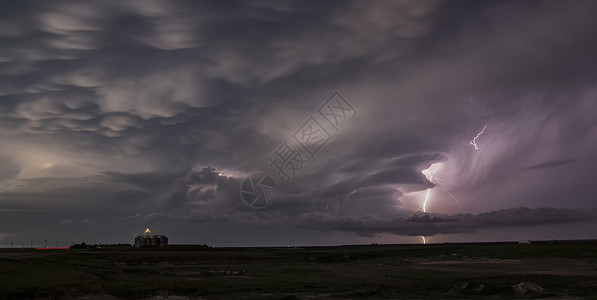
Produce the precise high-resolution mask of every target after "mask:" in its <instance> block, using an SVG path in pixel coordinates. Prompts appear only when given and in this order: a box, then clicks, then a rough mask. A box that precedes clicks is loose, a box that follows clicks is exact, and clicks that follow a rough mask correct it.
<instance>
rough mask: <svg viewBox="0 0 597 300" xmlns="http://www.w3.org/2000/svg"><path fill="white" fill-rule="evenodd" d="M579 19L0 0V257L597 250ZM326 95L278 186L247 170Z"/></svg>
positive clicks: (578, 8) (260, 167)
mask: <svg viewBox="0 0 597 300" xmlns="http://www.w3.org/2000/svg"><path fill="white" fill-rule="evenodd" d="M595 11H597V2H595V1H559V0H553V1H548V0H546V1H534V0H529V1H466V0H463V1H421V0H411V1H383V0H376V1H360V0H355V1H323V2H322V1H269V0H255V1H198V2H188V1H101V2H75V1H26V2H25V1H2V2H0V140H1V143H0V246H6V245H10V244H11V243H14V244H15V245H19V246H20V245H24V246H29V245H30V244H31V243H32V241H33V244H34V246H39V245H40V243H42V244H43V241H44V240H48V241H52V245H54V244H55V243H56V242H58V243H63V244H67V243H68V242H70V241H75V242H82V241H85V242H87V243H93V242H105V243H118V242H128V243H130V242H132V239H133V238H134V237H135V236H136V235H138V234H139V232H141V231H142V230H144V229H145V228H146V227H150V228H151V229H152V231H155V232H156V233H158V234H165V235H167V236H168V237H169V240H170V243H173V244H177V243H182V244H186V243H199V244H209V245H214V246H255V245H258V246H279V245H330V244H360V243H367V244H368V243H372V242H375V243H420V242H421V236H424V237H425V239H426V241H427V243H434V242H445V241H454V242H457V241H492V240H522V239H578V238H597V235H596V233H595V231H594V230H592V229H591V228H596V226H595V225H597V224H596V223H597V221H596V217H597V209H596V204H595V203H596V200H597V199H596V197H597V196H596V195H597V185H595V184H594V181H595V178H596V177H597V171H596V170H597V155H596V153H597V81H596V78H597V56H595V53H597V39H595V38H594V36H595V33H596V30H597V29H596V28H597V18H596V14H595ZM334 91H340V92H341V93H342V95H343V96H344V97H345V98H346V100H347V101H348V102H349V103H350V104H351V105H352V106H353V107H354V109H355V112H354V113H355V116H354V117H353V118H351V119H350V120H349V121H347V122H346V123H343V124H342V127H341V128H332V127H330V128H328V129H329V135H330V138H329V140H327V139H326V144H325V146H323V147H321V149H320V150H318V152H317V154H316V155H306V156H304V158H305V159H307V161H306V162H305V163H304V168H302V169H301V170H300V171H298V172H297V173H296V176H294V177H293V178H292V180H290V181H289V182H287V181H286V180H285V179H284V178H282V177H280V176H278V174H277V173H276V171H275V170H274V169H272V168H271V167H270V163H269V162H268V156H269V155H271V154H272V153H274V151H275V150H276V149H277V148H278V147H279V146H280V145H281V144H282V143H283V142H284V141H293V134H295V133H296V130H297V128H299V126H301V124H307V123H305V122H306V121H308V120H309V119H308V118H309V117H310V116H314V118H315V117H317V118H319V117H320V115H318V108H319V107H320V105H321V104H322V103H324V101H326V99H328V97H330V95H331V94H332V93H333V92H334ZM356 111H358V115H356ZM317 122H320V123H322V124H326V123H325V120H323V119H321V118H319V119H317ZM313 124H315V123H313ZM336 129H337V130H336ZM318 149H319V148H318ZM430 168H431V170H434V173H433V179H435V180H432V178H430V177H429V176H427V174H424V172H423V171H424V170H430ZM254 172H268V173H269V174H270V175H271V176H272V177H273V178H274V179H275V180H276V191H275V201H273V202H271V203H270V204H269V205H267V207H262V208H259V209H255V208H252V207H250V206H247V205H245V203H244V201H243V199H241V197H240V192H239V191H240V188H241V187H240V185H241V183H242V182H243V180H244V179H245V178H246V177H247V176H248V175H249V174H252V173H254ZM426 195H428V196H429V199H428V201H427V203H426V204H425V208H424V209H423V202H424V200H425V197H426ZM424 211H425V212H424Z"/></svg>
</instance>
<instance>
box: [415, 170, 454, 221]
mask: <svg viewBox="0 0 597 300" xmlns="http://www.w3.org/2000/svg"><path fill="white" fill-rule="evenodd" d="M439 167H440V164H437V163H435V164H432V165H431V166H430V167H429V168H427V169H425V170H423V171H421V173H423V175H425V177H426V178H427V180H429V181H430V182H433V183H435V184H437V185H439V186H440V187H441V188H442V190H444V191H445V192H446V194H448V195H449V196H450V197H451V198H452V199H454V201H456V205H458V209H460V201H459V200H458V198H456V196H454V195H453V194H452V193H450V191H449V190H448V188H446V184H451V183H449V182H447V181H445V180H443V179H441V178H438V177H435V176H433V175H434V174H435V172H437V170H438V169H439ZM430 193H431V189H427V193H426V195H425V201H423V212H427V202H429V194H430Z"/></svg>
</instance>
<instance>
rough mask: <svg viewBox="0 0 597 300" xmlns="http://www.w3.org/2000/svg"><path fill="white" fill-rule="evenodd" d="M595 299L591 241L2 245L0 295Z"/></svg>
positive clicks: (595, 248) (596, 250) (595, 258)
mask: <svg viewBox="0 0 597 300" xmlns="http://www.w3.org/2000/svg"><path fill="white" fill-rule="evenodd" d="M487 297H492V298H554V299H555V298H557V299H581V298H594V299H597V244H595V243H586V242H585V243H559V244H537V245H531V246H519V245H516V244H445V245H392V246H389V245H388V246H385V245H384V246H382V245H380V246H346V247H317V248H231V249H230V248H201V247H192V246H170V247H168V248H164V249H144V250H33V249H19V250H17V249H4V250H0V299H31V298H37V299H56V298H59V299H116V298H119V299H120V298H122V299H139V298H150V299H239V298H241V299H263V298H265V299H280V298H281V299H321V298H336V299H363V298H394V299H395V298H456V299H462V298H487Z"/></svg>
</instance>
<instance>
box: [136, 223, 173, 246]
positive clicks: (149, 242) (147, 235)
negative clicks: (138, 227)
mask: <svg viewBox="0 0 597 300" xmlns="http://www.w3.org/2000/svg"><path fill="white" fill-rule="evenodd" d="M167 245H168V238H167V237H166V236H165V235H155V234H152V233H151V231H150V230H149V228H147V229H146V230H145V232H144V233H143V234H141V235H139V236H137V237H136V238H135V248H145V247H165V246H167Z"/></svg>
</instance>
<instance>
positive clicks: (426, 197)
mask: <svg viewBox="0 0 597 300" xmlns="http://www.w3.org/2000/svg"><path fill="white" fill-rule="evenodd" d="M430 193H431V189H427V194H426V195H425V201H423V212H427V201H429V194H430Z"/></svg>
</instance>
